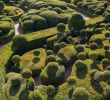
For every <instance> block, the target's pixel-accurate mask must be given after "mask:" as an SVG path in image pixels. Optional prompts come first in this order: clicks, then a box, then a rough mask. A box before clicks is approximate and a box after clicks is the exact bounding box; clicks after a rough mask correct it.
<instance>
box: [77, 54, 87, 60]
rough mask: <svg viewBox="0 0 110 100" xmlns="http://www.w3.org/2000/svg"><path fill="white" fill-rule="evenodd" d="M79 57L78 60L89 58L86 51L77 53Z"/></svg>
mask: <svg viewBox="0 0 110 100" xmlns="http://www.w3.org/2000/svg"><path fill="white" fill-rule="evenodd" d="M77 58H78V60H85V59H86V58H87V55H86V53H84V52H80V53H78V54H77Z"/></svg>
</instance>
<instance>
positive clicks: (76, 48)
mask: <svg viewBox="0 0 110 100" xmlns="http://www.w3.org/2000/svg"><path fill="white" fill-rule="evenodd" d="M75 50H76V51H77V52H78V53H79V52H84V47H83V46H82V45H80V44H79V45H77V46H76V47H75Z"/></svg>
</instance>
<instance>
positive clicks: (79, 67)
mask: <svg viewBox="0 0 110 100" xmlns="http://www.w3.org/2000/svg"><path fill="white" fill-rule="evenodd" d="M75 66H76V68H77V70H84V69H86V68H87V65H86V64H85V63H84V61H82V60H77V61H76V62H75Z"/></svg>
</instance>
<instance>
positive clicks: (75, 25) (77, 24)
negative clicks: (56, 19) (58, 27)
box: [68, 13, 85, 30]
mask: <svg viewBox="0 0 110 100" xmlns="http://www.w3.org/2000/svg"><path fill="white" fill-rule="evenodd" d="M84 26H85V20H84V18H83V17H82V16H81V15H80V14H79V13H73V14H72V15H71V17H70V18H69V20H68V27H69V29H70V30H72V29H77V30H80V29H82V28H83V27H84Z"/></svg>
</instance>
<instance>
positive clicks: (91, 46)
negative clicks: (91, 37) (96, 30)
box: [90, 43, 98, 50]
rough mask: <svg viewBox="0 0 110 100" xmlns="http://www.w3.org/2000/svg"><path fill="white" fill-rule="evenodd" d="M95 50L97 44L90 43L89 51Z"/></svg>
mask: <svg viewBox="0 0 110 100" xmlns="http://www.w3.org/2000/svg"><path fill="white" fill-rule="evenodd" d="M97 48H98V45H97V43H91V44H90V49H91V50H96V49H97Z"/></svg>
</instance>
